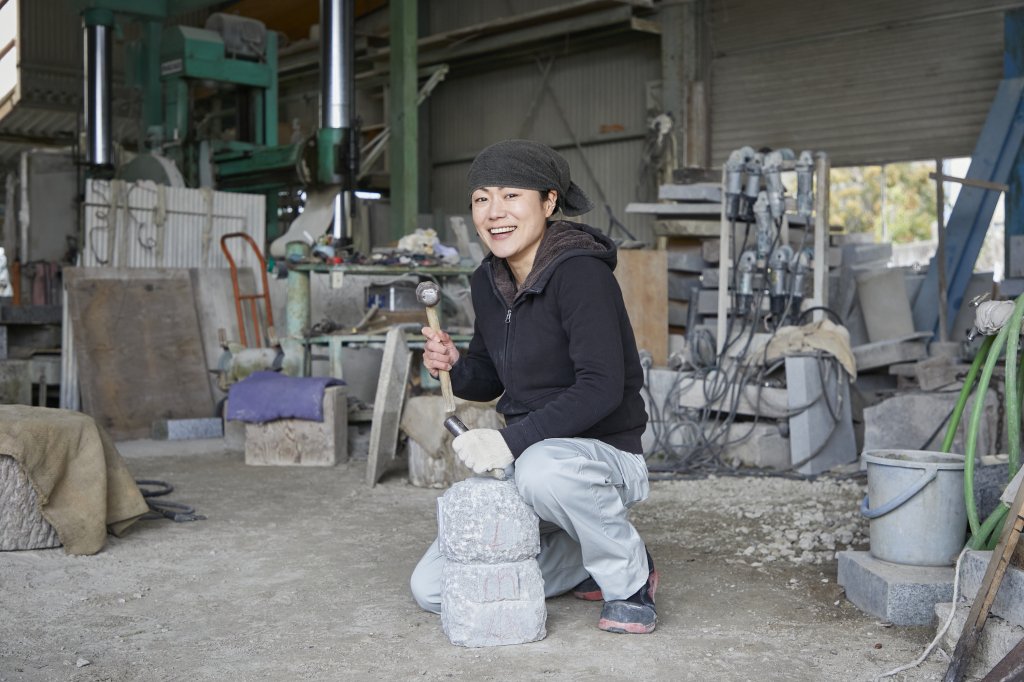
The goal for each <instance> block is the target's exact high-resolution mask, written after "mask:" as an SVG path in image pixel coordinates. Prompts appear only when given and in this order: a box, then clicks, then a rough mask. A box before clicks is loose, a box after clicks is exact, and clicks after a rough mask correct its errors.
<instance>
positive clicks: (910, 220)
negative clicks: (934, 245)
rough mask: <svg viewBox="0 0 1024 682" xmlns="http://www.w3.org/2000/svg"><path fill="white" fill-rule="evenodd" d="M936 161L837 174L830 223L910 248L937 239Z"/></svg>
mask: <svg viewBox="0 0 1024 682" xmlns="http://www.w3.org/2000/svg"><path fill="white" fill-rule="evenodd" d="M934 170H935V162H934V161H911V162H907V163H891V164H887V165H885V166H855V167H849V168H833V169H832V171H831V176H830V179H831V187H830V201H829V221H830V222H831V223H832V224H833V225H838V226H841V227H843V228H844V229H845V230H846V231H847V232H867V233H870V234H873V235H874V236H875V241H890V242H893V243H895V244H907V243H910V242H913V241H927V240H931V239H934V230H935V223H936V221H935V181H934V180H932V179H930V178H929V177H928V174H929V173H931V172H934Z"/></svg>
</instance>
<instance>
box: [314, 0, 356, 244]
mask: <svg viewBox="0 0 1024 682" xmlns="http://www.w3.org/2000/svg"><path fill="white" fill-rule="evenodd" d="M354 23H355V18H354V5H353V2H352V0H320V127H321V128H333V129H337V130H340V131H342V132H341V136H340V139H339V140H338V143H339V144H341V145H345V146H346V147H351V146H352V145H353V140H352V133H351V130H350V129H351V127H352V111H353V108H354V107H353V95H354V92H355V88H354V74H353V62H354V61H355V52H354V50H353V34H354ZM341 158H342V162H343V163H346V164H353V163H354V162H355V157H354V156H353V155H352V153H351V150H350V149H347V148H345V147H343V151H342V154H341ZM337 171H338V172H339V173H341V174H343V175H344V176H345V177H348V178H351V180H350V181H349V183H351V182H352V181H354V178H355V174H354V171H353V170H352V169H340V168H339V169H337ZM349 183H346V184H349ZM347 189H350V188H349V187H343V188H342V191H341V192H339V193H338V196H337V197H335V198H334V238H335V239H341V238H342V237H343V236H345V235H346V234H348V232H349V229H348V211H347V210H346V209H347V204H348V200H349V196H348V192H347V191H345V190H347Z"/></svg>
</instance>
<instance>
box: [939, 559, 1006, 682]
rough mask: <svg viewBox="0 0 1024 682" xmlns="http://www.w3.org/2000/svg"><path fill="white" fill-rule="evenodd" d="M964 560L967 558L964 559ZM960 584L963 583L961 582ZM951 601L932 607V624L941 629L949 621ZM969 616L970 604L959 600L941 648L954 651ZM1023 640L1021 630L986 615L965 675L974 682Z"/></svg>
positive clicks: (1000, 619) (993, 616)
mask: <svg viewBox="0 0 1024 682" xmlns="http://www.w3.org/2000/svg"><path fill="white" fill-rule="evenodd" d="M965 561H966V559H965ZM961 584H962V583H961ZM952 605H953V604H952V602H942V603H939V604H936V605H935V622H936V626H937V627H941V626H942V624H943V623H945V622H946V619H947V618H949V608H950V607H951V606H952ZM970 613H971V603H970V602H963V601H959V602H957V605H956V614H955V615H954V616H953V621H952V622H951V623H950V624H949V629H948V630H946V633H945V634H944V635H943V636H942V641H941V642H940V644H941V645H942V646H943V648H944V649H945V650H946V651H947V652H949V653H952V652H954V651H956V644H957V642H958V641H959V639H960V633H961V632H963V630H964V624H965V623H966V622H967V617H968V616H969V615H970ZM1021 639H1024V628H1022V627H1020V626H1019V625H1013V624H1012V623H1008V622H1007V621H1005V620H1003V619H1002V618H999V617H998V616H995V615H989V617H988V619H987V620H986V621H985V627H984V628H983V629H982V631H981V636H980V637H979V638H978V645H977V648H976V649H975V650H974V654H973V655H972V656H971V662H970V664H968V666H967V675H968V676H970V677H972V678H974V679H977V678H980V677H983V676H984V675H986V674H987V673H988V671H990V670H991V669H992V668H993V667H995V665H996V663H999V661H1001V660H1003V658H1005V657H1006V654H1008V653H1010V651H1011V650H1012V649H1013V647H1015V646H1016V645H1017V643H1018V642H1020V641H1021Z"/></svg>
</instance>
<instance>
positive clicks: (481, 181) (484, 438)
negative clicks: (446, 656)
mask: <svg viewBox="0 0 1024 682" xmlns="http://www.w3.org/2000/svg"><path fill="white" fill-rule="evenodd" d="M468 180H469V191H470V193H471V208H472V213H473V223H474V225H475V226H476V230H477V234H478V235H479V236H480V240H481V242H482V243H483V244H484V245H485V246H486V247H487V248H488V249H489V250H490V255H488V256H487V258H485V259H484V261H483V263H482V264H481V265H480V267H479V268H478V269H477V270H476V272H474V274H473V277H472V281H471V288H472V295H473V307H474V310H475V313H476V322H475V328H474V334H473V338H472V340H471V341H470V344H469V349H468V351H467V352H466V353H465V354H462V353H460V352H459V350H458V349H457V348H456V347H455V345H454V344H453V343H452V340H451V338H450V337H449V335H448V334H446V333H444V332H441V333H440V334H437V333H435V332H434V331H433V330H431V329H430V327H424V329H423V335H424V336H425V337H426V343H425V345H424V351H423V363H424V365H425V366H426V367H427V369H428V370H429V371H430V373H431V374H432V375H434V376H437V373H438V371H439V370H447V371H449V372H450V374H451V380H452V387H453V389H454V392H455V394H456V395H458V396H459V397H461V398H465V399H466V400H475V401H489V400H494V399H495V398H498V397H499V396H500V397H501V398H500V400H499V401H498V404H497V409H498V411H499V412H500V413H501V414H502V415H504V417H505V423H506V426H505V428H503V429H499V430H495V429H472V430H470V431H468V432H466V433H464V434H463V435H461V436H459V437H458V438H456V439H455V441H454V442H453V444H452V447H453V449H454V450H455V453H456V454H457V455H458V456H459V458H460V459H461V460H462V461H463V462H464V463H465V464H466V465H467V466H468V467H470V468H471V469H473V471H475V472H477V473H483V472H485V471H488V470H491V469H502V468H506V467H509V466H510V465H513V464H514V466H512V469H513V471H514V478H515V483H516V486H517V487H518V489H519V492H520V494H521V495H522V497H523V499H524V500H525V501H526V503H527V504H529V505H530V506H531V507H532V508H533V509H534V511H535V512H536V513H537V516H539V517H540V519H541V526H540V530H541V550H540V555H539V556H538V557H537V561H538V563H539V564H540V568H541V572H542V574H543V576H544V591H545V594H546V595H547V596H549V597H551V596H554V595H558V594H562V593H564V592H568V591H569V590H572V591H573V593H574V594H575V595H576V596H577V597H580V598H582V599H588V600H594V601H597V600H603V601H604V607H603V608H602V611H601V617H600V619H599V621H598V627H599V628H601V629H602V630H607V631H609V632H619V633H627V632H628V633H648V632H652V631H653V630H654V628H655V625H656V622H657V614H656V612H655V608H654V592H655V590H656V588H657V580H658V575H657V573H656V572H655V571H654V565H653V562H652V561H651V557H650V554H649V553H648V552H647V551H646V548H645V546H644V542H643V540H642V539H641V538H640V535H639V534H638V533H637V531H636V529H635V528H634V527H633V526H632V525H631V524H630V523H629V520H628V519H627V510H628V508H629V507H631V506H632V505H634V504H636V503H637V502H640V501H641V500H643V499H645V498H646V497H647V494H648V491H649V484H648V480H647V467H646V464H645V462H644V458H643V455H642V454H641V452H642V448H641V445H640V437H641V435H642V434H643V432H644V428H645V426H646V423H647V413H646V411H645V410H644V403H643V399H642V398H641V396H640V389H641V386H642V385H643V370H642V368H641V366H640V358H639V355H638V353H637V349H636V341H635V340H634V338H633V331H632V327H631V326H630V323H629V317H628V316H627V314H626V310H625V306H624V305H623V302H622V293H621V291H620V290H619V286H618V283H617V282H616V280H615V277H614V275H613V274H612V270H613V269H614V268H615V261H616V258H615V245H614V243H613V242H612V241H611V240H610V239H608V238H607V237H606V236H604V235H603V234H601V233H600V232H598V231H597V230H595V229H593V228H591V227H588V226H586V225H582V224H579V223H573V222H569V221H566V220H554V219H552V216H553V215H554V214H555V213H556V212H558V211H561V213H563V214H565V215H567V216H576V215H580V214H582V213H585V212H587V211H589V210H590V209H591V208H592V207H593V204H592V203H591V202H590V200H589V199H588V198H587V196H586V195H585V194H584V193H583V192H582V191H581V190H580V188H579V187H578V186H577V185H576V184H575V183H574V182H572V180H571V178H570V175H569V165H568V163H567V162H566V161H565V159H564V158H562V156H561V155H559V154H558V153H557V152H555V151H554V150H553V149H551V148H550V147H547V146H545V145H543V144H540V143H537V142H532V141H529V140H507V141H504V142H499V143H497V144H494V145H492V146H490V147H488V148H487V149H485V150H483V151H482V152H480V154H479V155H478V156H477V157H476V159H475V160H474V161H473V164H472V166H471V167H470V170H469V176H468ZM443 562H444V559H443V557H442V556H441V554H440V552H439V551H438V547H437V542H436V541H435V542H434V544H433V545H431V547H430V548H429V549H428V550H427V553H426V555H424V557H423V559H421V560H420V562H419V564H418V565H417V566H416V569H415V570H414V572H413V575H412V580H411V586H412V591H413V595H414V596H415V598H416V601H417V602H418V603H419V604H420V606H422V607H423V608H424V609H426V610H428V611H433V612H440V606H441V598H440V583H441V569H442V565H443Z"/></svg>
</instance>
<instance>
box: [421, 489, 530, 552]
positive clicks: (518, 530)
mask: <svg viewBox="0 0 1024 682" xmlns="http://www.w3.org/2000/svg"><path fill="white" fill-rule="evenodd" d="M437 507H438V508H437V523H438V538H439V546H440V550H441V554H442V555H443V556H444V557H445V558H446V559H448V560H449V561H457V562H459V563H463V564H472V563H482V564H501V563H511V562H515V561H524V560H527V559H533V558H535V557H536V556H537V554H539V553H540V529H539V523H538V520H537V515H536V514H535V513H534V511H533V510H532V509H530V507H529V506H528V505H527V504H526V503H525V502H524V501H523V498H522V497H520V496H519V491H518V490H517V489H516V484H515V482H514V481H511V480H507V481H498V480H496V479H492V478H469V479H466V480H465V481H460V482H459V483H456V484H455V485H453V486H452V487H451V488H449V489H448V491H447V492H445V494H444V495H442V496H441V497H440V498H438V501H437Z"/></svg>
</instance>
